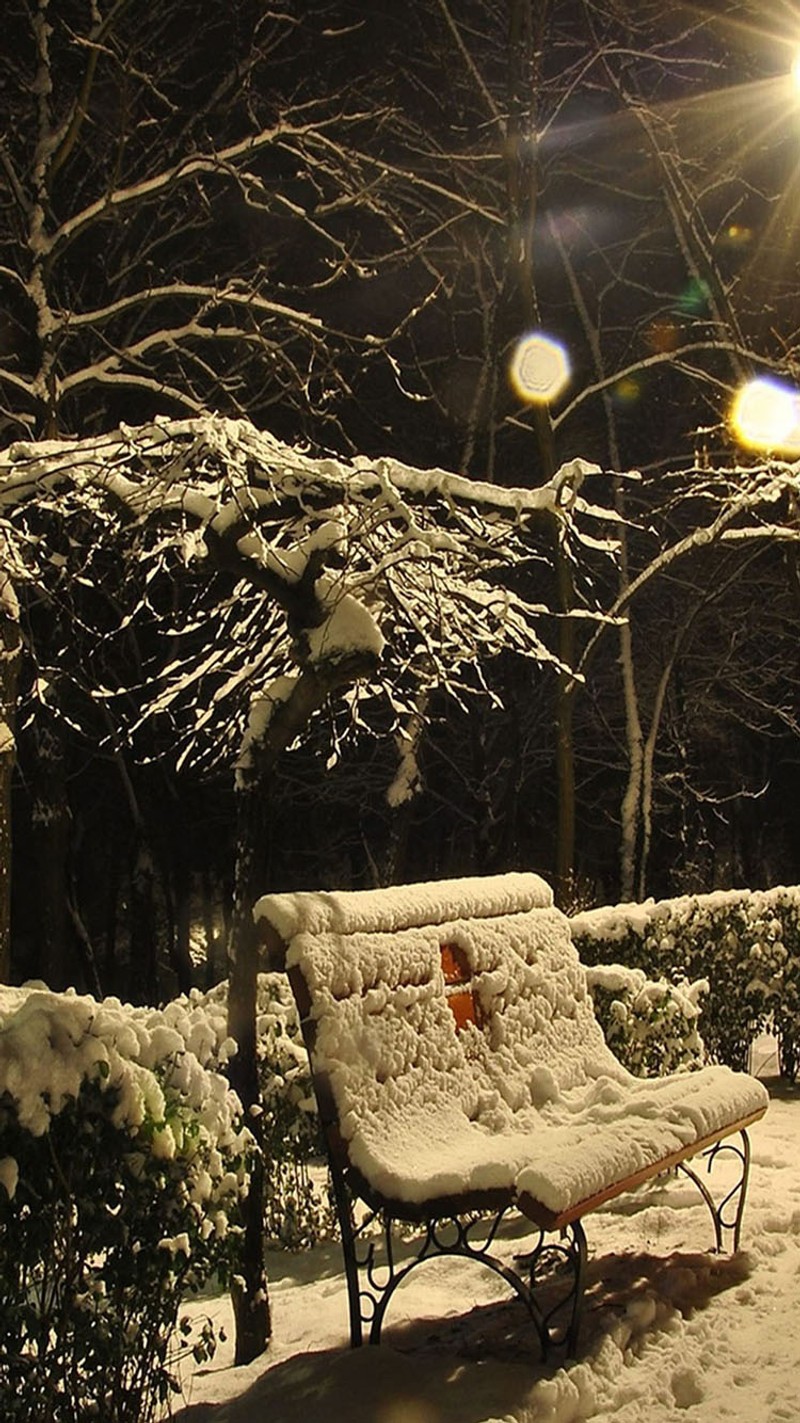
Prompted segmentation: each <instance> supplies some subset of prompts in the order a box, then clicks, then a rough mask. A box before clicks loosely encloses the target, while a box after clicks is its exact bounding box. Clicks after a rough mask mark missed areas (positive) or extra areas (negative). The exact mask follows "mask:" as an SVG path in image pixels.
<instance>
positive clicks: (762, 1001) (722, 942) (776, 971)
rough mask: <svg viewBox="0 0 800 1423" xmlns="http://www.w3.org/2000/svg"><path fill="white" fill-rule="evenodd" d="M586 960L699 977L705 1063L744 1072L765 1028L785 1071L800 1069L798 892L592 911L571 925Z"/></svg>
mask: <svg viewBox="0 0 800 1423" xmlns="http://www.w3.org/2000/svg"><path fill="white" fill-rule="evenodd" d="M570 924H571V929H572V936H573V941H574V943H575V945H576V947H577V949H578V953H579V954H580V957H581V958H582V959H583V961H584V963H586V964H589V965H592V964H598V963H602V962H604V961H606V960H608V959H610V958H613V959H614V960H616V961H618V962H620V963H622V964H624V965H626V966H629V967H636V968H640V969H642V970H643V971H644V972H645V973H647V974H651V975H653V976H654V977H660V978H665V979H667V980H669V981H672V982H677V981H679V980H682V979H689V980H693V979H694V980H696V979H705V980H706V981H707V983H708V993H707V995H706V997H705V999H704V1002H703V1019H702V1022H703V1039H704V1042H705V1046H706V1050H707V1053H708V1056H709V1057H710V1058H711V1059H712V1060H713V1061H716V1062H724V1063H727V1064H728V1066H730V1067H734V1068H738V1069H742V1068H745V1067H746V1066H747V1062H748V1056H749V1050H750V1045H751V1043H752V1042H753V1040H754V1038H755V1037H757V1036H758V1034H759V1033H761V1032H763V1031H764V1029H765V1028H768V1027H771V1028H772V1030H773V1031H774V1033H775V1035H776V1037H777V1039H778V1048H779V1056H780V1066H781V1072H782V1074H783V1075H784V1076H785V1077H786V1078H788V1079H789V1081H792V1082H793V1081H794V1080H795V1078H796V1076H797V1072H798V1068H799V1067H800V890H799V889H797V888H794V887H790V888H784V887H780V888H777V889H771V890H725V891H719V892H717V893H714V894H704V895H694V896H688V895H686V896H682V897H681V898H679V899H674V900H661V901H659V902H654V901H653V900H647V901H646V902H645V903H644V904H639V905H635V904H620V905H616V906H614V907H613V908H604V909H596V910H590V911H588V912H587V913H584V914H578V915H576V916H575V917H574V918H573V919H572V920H571V921H570Z"/></svg>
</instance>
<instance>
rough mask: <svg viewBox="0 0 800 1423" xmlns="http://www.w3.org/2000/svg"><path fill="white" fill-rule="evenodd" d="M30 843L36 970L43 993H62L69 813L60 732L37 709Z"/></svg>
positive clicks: (68, 936) (68, 978)
mask: <svg viewBox="0 0 800 1423" xmlns="http://www.w3.org/2000/svg"><path fill="white" fill-rule="evenodd" d="M32 751H33V758H32V763H31V769H30V783H31V788H32V792H33V794H32V810H31V819H32V826H31V839H32V845H33V858H34V864H35V867H36V870H35V873H36V883H37V887H38V896H37V931H38V949H39V968H38V972H39V973H40V974H41V976H42V978H43V979H44V981H45V982H46V983H47V985H48V987H49V988H51V989H53V991H54V992H61V991H63V990H64V989H65V988H67V987H69V986H70V985H71V984H72V982H73V978H74V963H73V956H72V953H71V944H72V930H71V923H70V916H69V839H70V826H71V819H72V817H71V812H70V808H69V802H68V799H67V782H66V769H65V766H64V754H63V747H62V744H61V735H60V731H59V727H58V725H57V723H56V721H55V719H54V717H53V716H52V715H48V713H47V712H46V711H45V709H44V708H42V709H41V710H40V712H39V714H38V715H37V719H36V721H35V722H34V725H33V728H32Z"/></svg>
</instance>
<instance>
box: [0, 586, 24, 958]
mask: <svg viewBox="0 0 800 1423" xmlns="http://www.w3.org/2000/svg"><path fill="white" fill-rule="evenodd" d="M6 590H7V591H6ZM16 613H17V607H16V598H15V597H14V596H13V593H12V591H11V588H10V584H9V583H8V581H7V580H6V581H5V582H4V583H0V983H8V980H9V978H10V976H11V787H12V783H13V777H14V762H15V753H16V743H15V741H14V728H15V725H16V706H17V680H18V676H19V660H20V651H21V645H22V644H21V640H20V633H19V623H18V621H17V616H16Z"/></svg>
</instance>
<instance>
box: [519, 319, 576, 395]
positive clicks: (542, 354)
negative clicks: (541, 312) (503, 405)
mask: <svg viewBox="0 0 800 1423" xmlns="http://www.w3.org/2000/svg"><path fill="white" fill-rule="evenodd" d="M570 374H571V371H570V364H569V356H568V355H567V353H566V351H565V349H564V347H563V346H562V345H561V343H560V341H555V340H554V339H553V337H552V336H546V335H545V334H544V332H542V331H532V332H531V333H530V334H529V335H528V336H523V337H522V339H521V340H520V341H518V342H517V345H516V347H515V349H514V354H513V356H512V358H511V365H510V367H509V379H510V381H511V385H512V387H513V389H514V391H515V392H516V394H517V395H518V396H519V398H520V400H524V401H526V402H527V403H528V404H530V405H545V404H547V403H548V402H549V401H551V400H555V399H556V398H557V397H558V396H559V395H560V394H561V392H562V391H563V390H564V389H565V388H566V386H567V385H568V384H569V379H570Z"/></svg>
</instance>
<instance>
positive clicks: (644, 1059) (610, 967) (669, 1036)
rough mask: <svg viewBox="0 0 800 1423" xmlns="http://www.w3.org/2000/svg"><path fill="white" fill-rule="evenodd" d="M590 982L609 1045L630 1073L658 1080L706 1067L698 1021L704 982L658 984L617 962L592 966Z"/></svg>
mask: <svg viewBox="0 0 800 1423" xmlns="http://www.w3.org/2000/svg"><path fill="white" fill-rule="evenodd" d="M586 978H587V982H588V984H589V990H590V992H591V995H592V1002H593V1004H594V1011H595V1014H596V1016H597V1018H598V1020H599V1022H600V1025H601V1027H602V1029H603V1033H604V1035H605V1039H606V1042H607V1043H608V1046H609V1047H610V1048H611V1050H612V1052H614V1054H615V1055H616V1056H617V1057H618V1058H619V1060H620V1062H621V1063H622V1064H623V1065H624V1066H625V1067H627V1069H628V1071H629V1072H634V1073H636V1075H637V1076H639V1077H654V1076H666V1075H667V1074H668V1073H671V1072H678V1071H680V1070H681V1069H682V1068H695V1067H701V1066H702V1064H703V1059H704V1055H705V1049H704V1046H703V1040H702V1038H701V1037H700V1033H699V1032H698V1019H699V1017H700V998H701V995H703V994H705V993H707V992H708V983H707V981H706V980H705V979H702V978H701V979H698V981H697V982H696V983H689V982H688V981H685V980H684V981H681V982H678V983H670V982H668V981H667V979H665V978H660V979H658V980H657V981H654V980H652V979H649V978H648V977H647V975H646V974H645V973H644V972H643V971H642V970H641V969H640V968H627V967H626V966H625V965H624V964H618V963H612V964H597V965H594V966H589V967H588V968H587V969H586Z"/></svg>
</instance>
